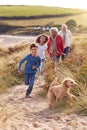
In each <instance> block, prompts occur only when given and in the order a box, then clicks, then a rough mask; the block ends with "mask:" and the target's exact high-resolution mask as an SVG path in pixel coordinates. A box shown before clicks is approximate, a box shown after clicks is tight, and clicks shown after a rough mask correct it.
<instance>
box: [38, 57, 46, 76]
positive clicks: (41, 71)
mask: <svg viewBox="0 0 87 130" xmlns="http://www.w3.org/2000/svg"><path fill="white" fill-rule="evenodd" d="M44 62H45V59H41V64H40V67H39V70H40V73H43V72H44Z"/></svg>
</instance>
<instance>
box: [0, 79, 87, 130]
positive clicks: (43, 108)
mask: <svg viewBox="0 0 87 130" xmlns="http://www.w3.org/2000/svg"><path fill="white" fill-rule="evenodd" d="M41 84H44V81H43V82H42V81H41V80H38V79H36V82H35V85H34V89H33V92H32V94H31V96H32V98H25V91H26V89H27V87H26V86H25V85H18V86H15V87H13V88H10V89H9V90H8V91H7V92H6V93H4V94H3V95H1V96H0V130H87V117H80V116H77V115H75V114H72V115H64V114H62V113H54V112H53V111H52V110H50V109H49V108H48V102H47V99H46V98H41V97H40V96H39V95H38V92H39V91H41V89H42V87H41Z"/></svg>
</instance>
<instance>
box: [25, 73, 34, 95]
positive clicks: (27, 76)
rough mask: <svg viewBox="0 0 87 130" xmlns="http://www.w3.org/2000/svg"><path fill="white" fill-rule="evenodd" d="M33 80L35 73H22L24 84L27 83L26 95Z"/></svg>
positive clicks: (31, 86)
mask: <svg viewBox="0 0 87 130" xmlns="http://www.w3.org/2000/svg"><path fill="white" fill-rule="evenodd" d="M34 81H35V74H33V73H31V74H29V73H25V74H24V82H25V85H29V87H28V89H27V91H26V96H28V95H29V94H30V93H31V91H32V89H33V85H34Z"/></svg>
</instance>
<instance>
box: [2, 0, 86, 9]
mask: <svg viewBox="0 0 87 130" xmlns="http://www.w3.org/2000/svg"><path fill="white" fill-rule="evenodd" d="M0 5H42V6H57V7H65V8H66V7H68V8H80V9H87V0H81V1H80V0H0Z"/></svg>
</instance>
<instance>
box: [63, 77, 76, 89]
mask: <svg viewBox="0 0 87 130" xmlns="http://www.w3.org/2000/svg"><path fill="white" fill-rule="evenodd" d="M62 83H63V84H64V86H66V87H75V86H76V85H77V83H76V82H75V81H74V80H73V79H71V78H69V77H68V78H65V79H64V81H63V82H62Z"/></svg>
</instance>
